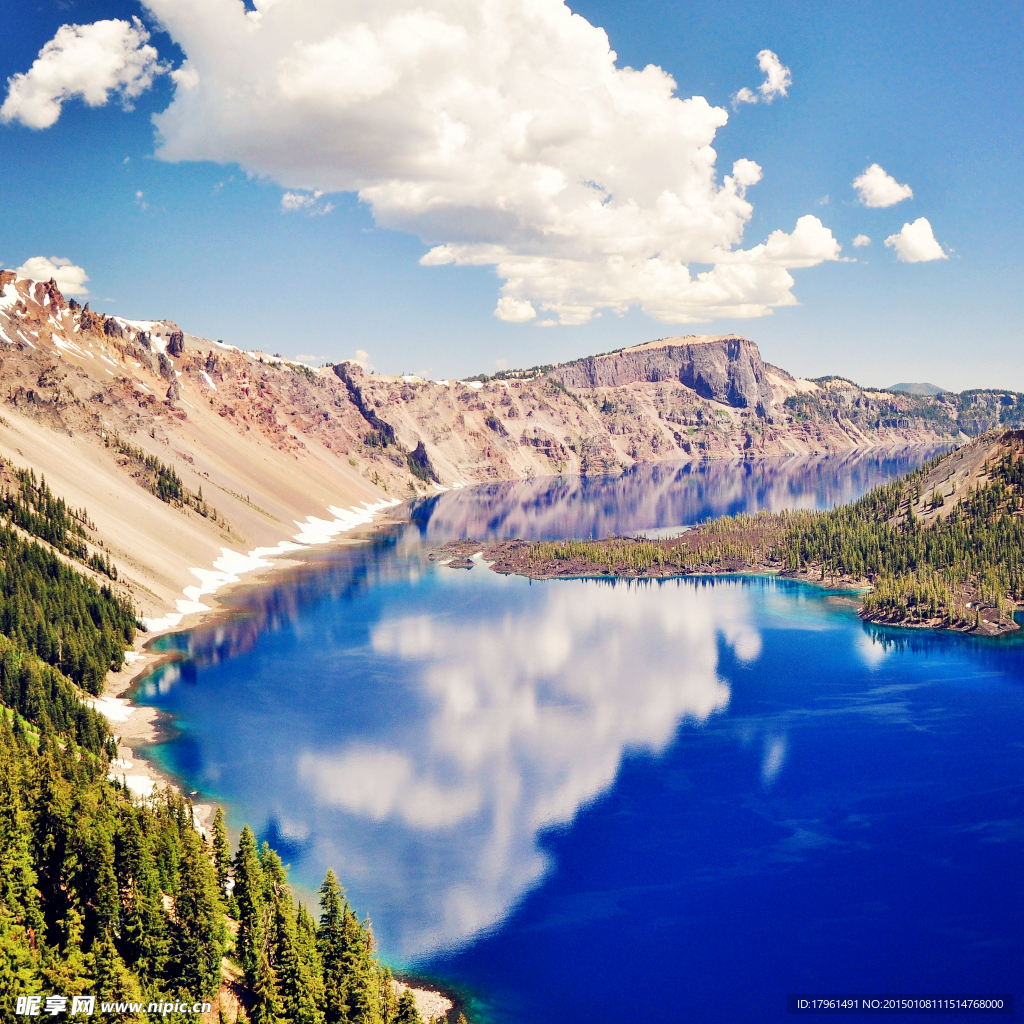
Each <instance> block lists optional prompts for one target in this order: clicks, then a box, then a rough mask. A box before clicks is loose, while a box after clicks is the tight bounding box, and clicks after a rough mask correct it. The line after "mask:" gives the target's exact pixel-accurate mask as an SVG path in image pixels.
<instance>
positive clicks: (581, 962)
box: [141, 454, 1024, 1024]
mask: <svg viewBox="0 0 1024 1024" xmlns="http://www.w3.org/2000/svg"><path fill="white" fill-rule="evenodd" d="M908 457H909V458H910V459H911V461H913V459H914V458H920V455H919V454H917V455H914V454H911V455H910V456H908ZM794 462H795V460H794ZM886 465H888V467H889V468H888V470H887V469H886ZM904 468H906V465H905V464H903V463H900V464H895V463H893V464H885V465H879V464H878V463H877V462H876V463H873V464H871V465H869V466H867V467H865V465H864V464H863V463H862V462H859V461H856V460H853V461H851V462H848V463H838V462H833V463H832V464H831V468H829V470H828V472H825V471H824V470H823V467H822V464H821V461H817V462H813V464H810V465H808V464H805V465H804V467H803V469H799V470H798V469H797V467H796V466H795V465H792V466H791V467H790V469H789V470H788V471H785V470H780V469H779V467H778V466H773V465H758V466H753V467H747V469H746V470H743V471H742V472H744V474H745V475H744V477H743V479H744V480H746V481H747V482H748V483H746V484H744V485H743V486H741V487H738V488H737V487H733V488H731V489H730V486H729V483H730V481H729V477H728V475H727V473H726V472H725V468H724V467H722V466H717V467H715V466H712V467H708V469H707V470H706V471H705V473H706V475H705V476H703V477H700V476H699V474H698V475H693V474H688V475H686V476H685V477H684V478H682V479H681V480H677V481H676V482H675V485H674V486H675V488H676V490H673V483H672V480H671V479H670V478H669V477H666V478H664V479H663V478H661V477H660V476H658V477H657V479H652V478H653V477H654V476H655V474H649V475H647V476H646V478H645V476H644V474H642V473H641V474H635V475H633V478H632V479H631V480H627V481H625V482H623V481H622V480H619V481H616V482H613V481H606V482H604V483H603V484H602V483H601V482H596V481H595V482H588V483H586V484H579V483H574V482H571V481H551V482H550V483H551V486H552V491H553V494H552V496H551V498H550V500H544V498H543V495H542V494H541V493H540V492H539V490H538V485H537V483H536V482H533V483H530V484H525V485H523V490H521V491H520V492H519V493H518V496H517V494H516V492H515V490H514V489H510V488H500V489H498V490H497V491H496V492H494V491H493V490H492V495H491V499H492V500H491V501H490V502H489V500H488V498H487V495H486V494H481V493H480V492H477V493H475V494H469V493H468V492H461V493H458V494H454V495H451V496H448V495H445V496H444V500H442V501H440V502H437V503H435V504H434V506H432V508H429V509H426V510H424V509H422V508H421V509H419V510H417V511H416V514H415V516H414V523H413V524H412V525H410V526H407V527H404V528H398V529H396V530H395V532H394V533H393V535H391V536H390V537H389V538H387V539H385V540H382V541H381V542H380V543H378V544H375V545H373V546H367V547H362V548H356V549H347V550H343V551H334V552H329V553H325V554H323V555H320V556H318V557H317V558H316V559H315V560H314V561H313V562H312V563H311V564H310V565H309V566H306V567H304V568H303V569H300V570H297V571H295V572H293V573H291V574H288V575H287V576H282V578H280V579H279V580H278V581H276V582H275V583H273V584H272V585H267V586H262V587H259V588H254V589H252V590H250V591H246V592H242V593H241V594H239V595H238V596H237V597H236V599H235V606H236V609H237V611H236V614H235V615H234V616H232V618H231V619H229V620H228V621H226V622H221V623H219V624H218V625H217V626H215V627H208V628H205V629H200V630H195V631H192V632H190V633H183V634H178V635H177V636H175V637H173V638H169V639H168V640H166V641H164V646H167V647H171V648H173V649H175V650H177V651H178V652H179V656H180V658H181V660H180V661H178V662H176V663H174V664H172V665H170V666H165V667H164V668H162V669H160V670H158V671H157V672H156V673H155V674H154V675H153V676H151V677H150V678H149V679H148V680H146V681H144V683H143V684H142V687H141V690H142V697H143V699H146V700H148V701H150V702H152V703H155V704H157V705H159V706H160V707H163V708H165V709H166V710H167V711H169V712H170V713H171V714H173V715H174V716H175V718H176V719H177V721H178V723H179V726H180V728H181V733H180V735H179V736H178V737H177V738H176V739H175V740H174V741H172V742H170V743H167V744H164V745H163V746H161V747H159V748H157V750H156V754H157V756H158V757H159V758H160V759H161V760H162V761H163V763H164V764H165V765H167V767H168V768H170V769H171V770H172V771H174V772H175V773H176V774H178V775H179V776H181V777H182V779H183V780H184V781H185V783H186V784H187V785H188V788H190V789H198V790H200V791H201V793H202V794H203V795H204V796H209V797H213V798H216V799H220V800H223V801H224V802H225V803H226V806H227V809H228V811H229V815H230V818H231V820H232V823H233V824H234V825H235V827H236V828H237V827H240V825H241V823H242V822H243V821H249V822H250V823H252V824H253V825H254V827H256V829H257V831H258V832H260V833H261V834H262V835H263V836H265V837H266V838H269V839H270V840H271V842H272V843H274V844H275V845H277V847H278V848H279V849H280V850H281V852H282V853H283V855H284V857H285V860H286V861H290V862H291V865H292V874H293V877H294V878H296V879H297V880H298V882H299V883H300V885H302V886H304V887H305V888H306V889H307V890H310V891H311V890H313V889H315V887H316V886H317V885H318V883H319V881H320V879H321V878H322V876H323V873H324V871H325V869H326V868H327V866H329V865H331V866H333V867H334V868H335V869H336V870H337V871H338V873H339V875H340V876H341V877H342V879H343V880H344V882H345V883H346V885H347V887H348V891H349V895H350V898H351V899H352V901H353V903H354V904H355V905H356V907H357V908H358V909H359V910H360V912H369V913H370V914H371V916H372V918H373V922H374V928H375V932H376V934H377V936H378V938H379V940H380V943H381V947H382V950H383V952H384V954H385V955H386V956H387V958H388V959H389V960H391V961H392V962H394V963H397V964H403V965H407V966H408V965H412V966H415V967H417V968H418V969H419V970H421V971H423V972H424V973H427V974H430V975H433V976H436V977H439V978H443V979H446V980H447V981H448V982H449V983H455V984H457V985H459V986H461V987H463V989H464V990H465V991H466V992H467V993H468V994H469V995H470V996H471V998H472V1000H473V1006H474V1007H475V1009H476V1010H477V1012H478V1013H479V1015H480V1017H481V1019H486V1020H493V1021H500V1022H516V1024H526V1022H529V1024H534V1022H552V1024H554V1022H560V1024H561V1022H576V1021H579V1022H605V1021H608V1022H620V1021H643V1022H646V1021H687V1022H689V1021H699V1022H705V1021H707V1022H718V1021H721V1022H729V1024H732V1022H747V1021H750V1022H761V1021H774V1020H783V1019H786V1013H785V997H786V994H787V993H788V992H798V991H803V992H836V991H846V992H902V993H919V992H925V991H941V992H957V991H974V992H986V991H987V992H995V991H999V992H1013V991H1015V990H1019V989H1021V985H1020V984H1019V983H1020V981H1021V979H1022V974H1024V968H1022V962H1024V960H1022V953H1024V948H1022V947H1024V940H1022V935H1024V929H1022V925H1024V913H1022V911H1024V905H1022V904H1024V896H1022V891H1021V885H1020V878H1021V867H1022V845H1024V807H1022V796H1024V644H1022V643H1021V642H1018V641H1017V640H1015V639H1011V640H1002V641H996V642H992V641H988V642H986V641H976V640H971V639H968V638H964V637H959V636H943V635H932V634H923V633H910V632H904V631H896V630H880V629H877V628H875V627H871V626H867V625H865V624H863V623H862V622H860V620H859V619H858V618H857V617H856V615H855V614H854V612H853V611H852V609H851V607H850V605H849V603H848V602H846V601H844V600H843V599H842V598H839V597H836V596H830V595H827V594H825V593H823V592H821V591H818V590H814V589H812V588H808V587H804V586H800V585H797V584H792V583H787V582H780V581H775V580H770V579H762V578H746V579H736V578H733V579H686V580H679V581H675V580H672V581H667V582H664V583H640V584H632V585H624V584H618V585H613V584H611V583H608V582H600V581H581V580H573V581H569V580H559V581H548V582H544V583H531V582H530V581H528V580H524V579H520V578H516V577H508V578H506V577H501V576H498V575H496V574H494V573H492V572H490V571H489V570H488V569H487V568H486V566H483V565H478V566H477V567H475V568H473V569H471V570H469V571H465V570H452V569H446V568H443V567H438V566H436V565H434V564H433V563H430V562H428V561H427V560H426V559H425V557H424V553H423V547H422V545H421V543H420V540H419V538H420V537H421V536H422V535H423V534H427V535H428V536H448V535H451V534H453V533H456V534H457V533H458V532H459V531H460V530H461V531H462V532H463V533H465V534H469V535H475V536H479V535H481V534H482V533H485V532H492V533H501V532H502V531H504V530H507V529H509V528H511V526H510V525H509V524H514V522H515V521H516V520H518V522H519V523H520V525H519V526H518V527H516V531H517V532H520V531H521V532H528V531H527V529H526V528H524V527H523V526H522V524H523V523H525V524H527V526H528V524H529V522H530V514H529V510H530V509H531V508H534V509H536V510H537V513H536V515H535V516H534V517H533V520H534V524H535V533H542V534H544V535H549V536H550V535H552V534H551V533H550V530H551V523H552V522H553V521H554V520H553V519H552V516H551V509H552V508H557V507H559V505H561V508H562V510H563V512H564V513H565V516H564V519H565V521H566V523H567V524H568V526H567V528H566V532H567V533H574V534H576V535H579V534H580V533H585V532H586V531H588V530H590V531H595V530H596V531H597V532H629V531H630V530H639V529H645V528H663V527H667V526H672V525H678V524H679V523H684V522H687V521H691V522H692V521H696V520H697V519H699V518H701V517H702V516H704V515H708V514H717V513H718V512H719V511H721V500H720V499H721V495H722V494H723V493H731V494H733V495H735V494H736V493H740V494H741V495H742V494H743V493H746V494H747V499H746V501H747V505H746V506H742V502H741V507H761V506H763V505H764V504H765V503H768V502H782V501H783V498H782V496H783V495H784V494H785V493H791V494H794V495H795V496H796V500H797V501H798V502H803V503H806V502H807V501H808V497H807V495H808V493H810V494H811V495H812V496H813V500H814V502H815V503H816V504H825V503H830V502H831V501H834V500H839V499H840V498H842V499H843V500H846V499H848V498H850V497H853V496H855V495H856V493H859V491H860V490H862V489H863V488H864V487H867V486H869V485H870V484H872V483H875V482H878V480H879V479H882V478H885V476H886V475H887V473H892V472H898V471H901V470H902V469H904ZM802 474H803V475H804V476H805V478H806V480H807V482H808V488H807V489H806V490H804V489H802V488H801V487H800V477H801V475H802ZM830 474H831V475H830ZM645 480H646V483H645ZM851 480H853V481H854V482H853V483H851ZM750 481H753V483H750ZM766 481H767V483H766ZM635 484H639V485H641V486H634V485H635ZM744 488H746V490H745V491H744ZM645 490H646V492H647V496H646V497H645ZM652 492H657V497H656V500H647V498H649V497H650V494H651V493H652ZM678 492H682V493H678ZM695 493H698V494H699V493H703V494H704V495H705V499H704V504H703V506H701V503H700V501H698V500H696V499H695V497H694V494H695ZM588 499H589V500H588ZM740 500H741V499H736V498H731V499H730V501H731V502H732V504H731V505H730V506H729V510H730V511H736V510H737V508H736V507H735V503H736V501H740ZM716 502H718V504H716ZM595 505H597V506H598V507H599V508H598V511H596V512H595ZM666 510H668V511H666ZM433 513H436V514H437V516H438V520H437V522H434V523H433V525H432V514H433ZM645 515H646V516H647V518H646V519H644V516H645ZM672 517H675V519H676V522H675V523H672V522H669V521H665V520H666V519H669V518H672ZM540 519H543V524H542V525H537V521H538V520H540ZM488 524H489V525H488ZM893 1019H896V1018H893ZM918 1019H921V1018H918ZM926 1019H928V1018H926Z"/></svg>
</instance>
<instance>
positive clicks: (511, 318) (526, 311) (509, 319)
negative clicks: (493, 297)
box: [494, 295, 537, 324]
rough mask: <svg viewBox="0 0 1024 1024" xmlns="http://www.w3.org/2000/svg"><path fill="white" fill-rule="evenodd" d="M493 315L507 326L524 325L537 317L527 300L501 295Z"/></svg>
mask: <svg viewBox="0 0 1024 1024" xmlns="http://www.w3.org/2000/svg"><path fill="white" fill-rule="evenodd" d="M494 315H495V316H496V317H497V318H498V319H499V320H504V321H505V322H506V323H509V324H525V323H526V322H527V321H528V320H533V319H534V318H535V317H536V316H537V310H535V309H534V308H533V303H532V302H530V301H529V300H526V299H513V298H512V296H511V295H503V296H502V297H501V298H500V299H498V305H497V307H496V308H495V310H494Z"/></svg>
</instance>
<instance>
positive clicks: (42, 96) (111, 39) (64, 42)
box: [0, 18, 167, 128]
mask: <svg viewBox="0 0 1024 1024" xmlns="http://www.w3.org/2000/svg"><path fill="white" fill-rule="evenodd" d="M148 40H149V33H148V32H146V30H145V29H144V28H143V27H142V22H140V21H139V19H138V18H133V19H132V21H131V23H129V22H127V21H121V20H119V19H113V20H110V21H97V22H94V23H93V24H91V25H63V26H62V27H61V28H59V29H58V30H57V34H56V35H55V36H54V37H53V39H51V40H50V41H49V42H48V43H47V44H46V45H45V46H44V47H43V48H42V49H41V50H40V51H39V56H38V57H37V58H36V60H35V62H34V63H33V65H32V67H31V68H30V69H29V70H28V71H27V72H25V73H24V74H17V75H15V76H14V77H13V78H11V79H9V80H8V90H7V98H6V100H4V104H3V106H2V107H0V121H5V122H7V121H21V123H22V124H25V125H28V127H30V128H49V127H50V125H52V124H54V123H55V122H56V121H57V118H59V117H60V111H61V104H62V103H63V102H64V100H67V99H71V98H72V97H74V96H81V97H82V99H83V100H85V102H86V103H87V104H88V105H89V106H90V107H101V106H103V104H105V103H106V102H107V101H108V100H109V99H110V95H111V93H115V94H120V96H121V101H122V103H124V104H125V105H128V104H129V101H130V100H132V99H134V98H135V97H136V96H139V95H140V94H141V93H143V92H145V90H146V89H148V88H149V87H150V86H151V85H152V84H153V79H154V78H155V76H157V75H159V74H162V73H164V72H165V71H166V70H167V68H166V67H165V66H164V65H162V64H161V63H159V61H158V59H157V58H158V54H157V52H156V50H155V49H154V48H153V47H152V46H149V45H147V43H148Z"/></svg>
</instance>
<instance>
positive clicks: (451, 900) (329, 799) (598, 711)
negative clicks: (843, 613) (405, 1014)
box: [297, 570, 761, 956]
mask: <svg viewBox="0 0 1024 1024" xmlns="http://www.w3.org/2000/svg"><path fill="white" fill-rule="evenodd" d="M483 571H484V570H474V573H473V575H476V573H477V572H481V573H482V572H483ZM467 582H469V581H468V580H467ZM536 590H537V588H534V590H533V593H532V595H531V597H532V599H531V600H528V601H523V602H521V603H517V604H516V606H515V607H513V606H510V605H509V604H508V603H507V602H499V603H497V604H491V603H490V602H480V603H479V604H470V605H469V606H467V607H465V608H464V609H463V610H462V611H461V612H459V613H456V614H453V613H452V611H451V609H450V608H447V609H445V611H444V612H443V614H429V613H422V612H421V613H418V614H405V615H401V614H400V615H396V616H394V617H392V618H388V617H384V618H382V619H381V620H380V621H378V623H377V624H376V625H375V627H374V628H373V630H372V633H371V644H372V647H373V650H374V651H375V652H376V653H377V655H378V656H379V657H381V658H383V659H386V660H391V661H392V662H394V663H396V668H397V666H398V664H399V663H401V664H402V665H403V666H404V669H403V674H406V673H408V671H409V668H410V666H411V667H412V670H413V671H412V676H413V678H414V679H416V680H417V684H416V685H417V686H418V687H420V688H421V690H422V696H423V698H424V699H423V700H422V701H421V702H419V703H418V704H417V708H416V711H415V712H414V713H415V714H419V715H422V716H423V717H422V719H420V720H418V721H415V722H411V723H410V725H411V726H412V728H410V729H405V730H399V732H400V737H395V736H389V737H388V738H387V739H386V740H384V741H381V742H372V741H370V740H367V739H366V738H365V737H358V738H355V737H353V738H351V739H349V740H347V741H345V742H343V743H342V744H340V745H339V746H338V747H336V748H333V749H331V748H327V749H306V750H305V751H303V752H302V753H301V754H300V755H299V758H298V761H297V766H298V776H299V779H300V780H301V783H302V784H303V785H304V786H305V787H306V788H307V791H308V792H309V794H310V796H311V797H312V798H313V799H314V800H315V801H317V802H318V803H319V804H320V805H321V807H332V808H337V809H338V810H339V811H341V812H344V814H345V815H347V816H348V818H349V821H348V822H347V825H346V827H345V828H344V830H343V831H344V845H345V851H344V853H345V855H346V857H347V858H348V859H349V866H348V868H347V870H351V869H353V868H355V869H356V870H358V866H359V865H363V866H364V867H366V868H369V866H370V865H372V869H368V870H365V874H363V876H362V877H360V878H359V881H358V884H359V886H360V889H361V891H362V893H363V894H364V895H365V896H368V897H369V898H368V900H367V902H368V903H369V905H371V906H375V907H377V908H378V921H381V920H384V921H386V922H387V924H388V926H389V928H390V929H399V930H400V934H392V935H389V936H388V938H389V940H390V942H389V945H392V943H393V944H394V945H393V946H392V948H397V949H399V950H401V952H402V953H403V954H404V955H406V956H409V955H415V954H417V953H422V952H425V951H427V950H431V949H436V948H438V947H445V946H450V945H453V944H457V943H459V942H461V941H463V940H465V939H467V938H469V937H470V936H472V935H474V934H476V933H478V932H479V931H481V930H483V929H487V928H488V927H490V926H493V925H495V924H497V923H498V922H500V921H501V920H502V919H503V918H504V917H505V915H506V914H507V913H508V911H509V910H510V908H511V907H512V906H513V905H514V904H515V902H516V901H517V900H518V899H519V898H520V897H521V896H522V895H523V894H524V893H525V892H526V891H527V890H529V889H530V888H531V887H532V886H533V885H534V884H536V883H537V882H538V880H539V879H540V878H541V877H542V876H543V874H544V872H545V870H546V868H547V866H548V865H547V860H546V858H545V855H544V853H543V851H542V850H541V848H540V847H539V845H538V836H539V834H540V833H541V832H542V831H543V830H544V829H545V828H550V827H553V826H559V825H563V824H566V823H568V822H570V821H571V820H572V818H573V817H574V816H575V814H576V813H577V811H578V810H579V808H580V807H581V806H583V805H585V804H587V803H588V802H590V801H592V800H593V799H595V798H596V797H598V796H599V795H600V794H601V793H603V792H605V791H606V790H607V789H608V788H609V787H610V786H611V784H612V782H613V781H614V779H615V776H616V773H617V772H618V769H619V765H620V763H621V760H622V757H623V755H624V753H626V752H627V751H648V752H651V753H653V754H657V753H659V752H661V751H662V750H664V749H665V747H666V746H667V745H668V744H669V743H670V741H671V740H672V738H673V736H674V734H675V732H676V730H677V728H678V726H679V723H680V722H681V721H684V720H690V721H692V722H695V723H700V722H704V721H706V720H707V719H708V717H709V716H710V715H712V714H713V713H714V712H715V711H718V710H720V709H723V708H725V707H726V706H727V704H728V702H729V687H728V685H727V684H726V683H725V682H724V681H723V680H722V679H721V678H720V677H719V675H718V671H717V668H718V642H719V638H721V639H722V640H724V642H725V643H727V644H728V645H729V646H731V648H732V650H733V654H734V656H735V657H736V658H738V659H739V660H741V661H750V660H752V659H755V658H756V657H757V656H758V654H759V652H760V649H761V641H760V637H759V636H758V634H757V632H756V631H755V630H754V628H753V627H752V625H751V615H750V609H749V607H748V599H747V595H746V593H745V591H744V588H743V587H742V586H741V585H740V584H738V583H735V582H730V583H722V582H720V583H717V584H716V585H714V586H711V585H701V584H699V583H698V584H695V583H693V582H684V583H677V582H675V581H673V582H671V583H667V584H662V585H640V586H637V585H634V586H623V585H619V586H610V585H607V584H600V583H596V582H593V581H589V582H583V581H561V582H554V583H548V584H544V585H542V593H543V596H542V597H541V598H540V599H538V595H537V593H536ZM424 708H425V709H426V710H425V711H423V710H422V709H424ZM333 831H334V830H332V832H333ZM337 852H338V853H341V851H337ZM375 886H376V887H379V890H380V891H378V892H374V887H375ZM386 905H393V906H396V907H401V913H400V914H395V913H388V914H383V915H382V914H380V912H379V911H380V909H381V908H383V907H384V906H386Z"/></svg>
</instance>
